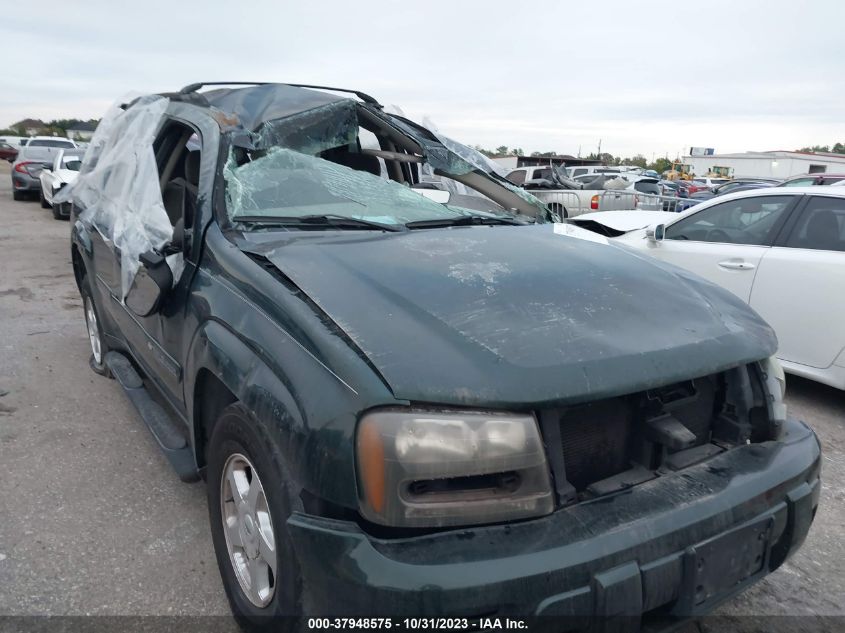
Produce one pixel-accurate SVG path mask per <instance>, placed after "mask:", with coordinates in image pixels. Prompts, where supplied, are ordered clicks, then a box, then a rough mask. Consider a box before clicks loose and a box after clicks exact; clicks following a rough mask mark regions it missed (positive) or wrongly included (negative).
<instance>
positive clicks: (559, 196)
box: [506, 165, 639, 218]
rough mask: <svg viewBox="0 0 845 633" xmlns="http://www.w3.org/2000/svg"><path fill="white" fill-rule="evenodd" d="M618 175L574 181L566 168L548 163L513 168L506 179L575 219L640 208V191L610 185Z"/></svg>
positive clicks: (601, 175)
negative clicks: (594, 212) (598, 212)
mask: <svg viewBox="0 0 845 633" xmlns="http://www.w3.org/2000/svg"><path fill="white" fill-rule="evenodd" d="M617 175H621V174H617V173H608V174H596V179H594V180H589V181H588V182H579V181H576V180H570V179H569V178H568V177H567V176H566V174H565V172H563V170H562V169H560V168H557V169H556V168H554V167H550V166H548V165H545V166H532V167H518V168H516V169H512V170H511V171H509V172H508V174H507V176H506V178H507V179H508V180H509V181H510V182H512V183H513V184H515V185H518V186H520V187H523V188H524V189H525V190H526V191H530V192H531V194H532V195H533V196H535V197H537V198H539V199H540V200H541V201H542V202H545V203H546V205H548V207H549V209H551V210H552V211H553V212H555V213H557V214H558V215H560V216H561V217H564V218H572V217H575V216H577V215H581V214H582V213H589V212H591V211H622V210H625V209H636V208H637V206H638V204H639V196H638V192H637V191H636V190H632V189H631V188H630V187H623V188H612V187H611V186H606V185H607V182H608V181H609V180H613V179H614V178H615V177H616V176H617Z"/></svg>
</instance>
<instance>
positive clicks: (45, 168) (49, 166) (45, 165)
mask: <svg viewBox="0 0 845 633" xmlns="http://www.w3.org/2000/svg"><path fill="white" fill-rule="evenodd" d="M41 170H42V171H53V163H41Z"/></svg>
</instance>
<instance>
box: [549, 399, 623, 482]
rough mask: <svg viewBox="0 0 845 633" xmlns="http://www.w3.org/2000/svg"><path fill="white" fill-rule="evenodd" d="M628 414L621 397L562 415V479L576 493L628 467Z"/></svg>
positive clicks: (568, 411) (579, 407)
mask: <svg viewBox="0 0 845 633" xmlns="http://www.w3.org/2000/svg"><path fill="white" fill-rule="evenodd" d="M631 413H632V412H631V408H630V406H629V405H628V403H626V401H625V400H624V399H622V398H614V399H612V400H602V401H599V402H593V403H590V404H586V405H581V406H578V407H573V408H571V409H568V410H566V411H565V412H564V413H563V415H562V416H561V421H560V436H561V444H562V448H563V463H564V468H565V469H566V479H567V481H569V483H571V484H572V485H573V486H575V490H576V491H578V492H581V491H582V490H585V489H586V488H587V486H588V485H590V484H591V483H593V482H595V481H600V480H602V479H606V478H608V477H612V476H613V475H616V474H618V473H621V472H623V471H626V470H628V469H629V468H630V467H631V462H630V456H629V453H630V436H631V432H632V421H633V418H632V415H631Z"/></svg>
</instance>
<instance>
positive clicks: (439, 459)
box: [356, 411, 554, 527]
mask: <svg viewBox="0 0 845 633" xmlns="http://www.w3.org/2000/svg"><path fill="white" fill-rule="evenodd" d="M356 451H357V464H358V476H359V481H360V483H361V491H362V499H361V513H362V515H363V516H364V517H365V518H366V519H367V520H369V521H372V522H374V523H380V524H383V525H392V526H396V527H423V526H425V527H440V526H450V525H467V524H471V523H492V522H495V521H506V520H512V519H520V518H525V517H534V516H540V515H543V514H548V513H549V512H551V511H552V510H553V509H554V499H553V497H552V493H551V485H550V482H549V471H548V467H547V465H546V455H545V452H544V450H543V444H542V442H541V441H540V433H539V431H538V429H537V421H536V420H535V419H534V417H533V416H531V415H520V414H515V415H508V414H500V413H481V412H438V413H429V412H425V411H378V412H373V413H368V414H367V415H365V416H364V417H363V418H361V421H360V423H359V424H358V433H357V438H356Z"/></svg>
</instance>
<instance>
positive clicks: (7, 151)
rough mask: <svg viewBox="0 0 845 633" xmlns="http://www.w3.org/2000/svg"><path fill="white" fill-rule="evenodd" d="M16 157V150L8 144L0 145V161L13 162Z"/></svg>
mask: <svg viewBox="0 0 845 633" xmlns="http://www.w3.org/2000/svg"><path fill="white" fill-rule="evenodd" d="M17 156H18V150H17V149H15V148H14V147H12V146H11V145H9V144H8V143H0V160H5V161H8V162H10V163H13V162H15V158H17Z"/></svg>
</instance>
